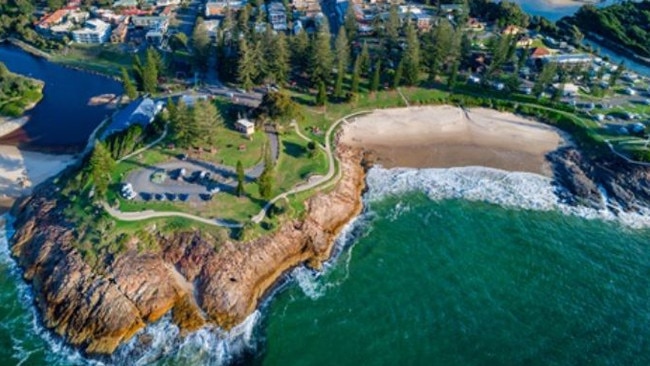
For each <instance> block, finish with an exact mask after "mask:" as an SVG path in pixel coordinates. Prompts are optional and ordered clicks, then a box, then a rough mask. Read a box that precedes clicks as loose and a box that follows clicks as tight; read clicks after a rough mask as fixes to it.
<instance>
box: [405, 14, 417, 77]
mask: <svg viewBox="0 0 650 366" xmlns="http://www.w3.org/2000/svg"><path fill="white" fill-rule="evenodd" d="M402 62H403V63H404V83H405V84H406V85H409V86H413V85H415V84H417V83H418V81H419V79H420V42H419V41H418V36H417V34H416V32H415V28H414V27H413V24H412V23H411V22H409V23H408V24H407V25H406V51H405V53H404V58H403V59H402Z"/></svg>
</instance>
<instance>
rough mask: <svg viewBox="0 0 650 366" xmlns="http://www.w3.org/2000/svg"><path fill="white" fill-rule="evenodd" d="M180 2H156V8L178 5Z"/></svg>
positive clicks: (176, 0) (171, 0)
mask: <svg viewBox="0 0 650 366" xmlns="http://www.w3.org/2000/svg"><path fill="white" fill-rule="evenodd" d="M180 3H181V0H156V6H159V7H164V6H170V5H180Z"/></svg>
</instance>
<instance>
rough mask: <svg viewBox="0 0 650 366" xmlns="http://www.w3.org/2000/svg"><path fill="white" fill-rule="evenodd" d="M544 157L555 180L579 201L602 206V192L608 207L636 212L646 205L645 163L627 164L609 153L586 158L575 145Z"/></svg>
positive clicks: (648, 173) (649, 192)
mask: <svg viewBox="0 0 650 366" xmlns="http://www.w3.org/2000/svg"><path fill="white" fill-rule="evenodd" d="M547 157H548V159H549V161H550V162H551V165H552V167H553V171H554V179H555V182H556V183H557V184H558V186H561V187H563V188H565V189H567V190H568V191H569V192H570V193H571V195H572V198H574V201H579V203H580V204H583V205H588V206H592V207H596V208H604V207H602V206H603V195H606V197H607V199H608V201H609V206H610V208H612V207H617V208H619V209H621V210H623V211H637V210H638V209H639V208H640V207H650V167H648V166H644V165H640V164H631V163H628V162H626V161H625V160H623V159H621V158H619V157H617V156H615V155H613V154H609V155H607V156H598V157H595V158H592V157H588V156H586V155H585V154H583V153H582V152H580V151H579V150H577V149H576V148H575V147H563V148H560V149H558V150H556V151H554V152H552V153H550V154H548V156H547Z"/></svg>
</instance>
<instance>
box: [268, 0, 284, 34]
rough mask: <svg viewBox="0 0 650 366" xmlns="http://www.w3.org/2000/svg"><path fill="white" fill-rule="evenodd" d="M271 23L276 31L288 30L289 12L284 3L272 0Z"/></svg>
mask: <svg viewBox="0 0 650 366" xmlns="http://www.w3.org/2000/svg"><path fill="white" fill-rule="evenodd" d="M267 11H268V14H269V23H271V27H273V30H276V31H285V30H287V12H286V9H285V8H284V5H282V3H278V2H272V3H270V4H269V5H268V7H267Z"/></svg>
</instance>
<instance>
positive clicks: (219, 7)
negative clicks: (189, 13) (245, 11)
mask: <svg viewBox="0 0 650 366" xmlns="http://www.w3.org/2000/svg"><path fill="white" fill-rule="evenodd" d="M244 6H246V0H208V2H207V3H206V4H205V17H206V18H210V17H216V16H221V15H224V14H226V11H239V9H241V8H243V7H244Z"/></svg>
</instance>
